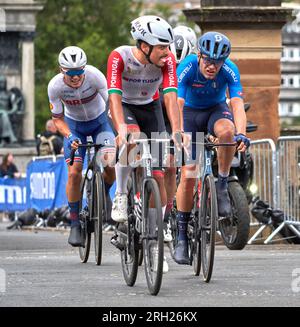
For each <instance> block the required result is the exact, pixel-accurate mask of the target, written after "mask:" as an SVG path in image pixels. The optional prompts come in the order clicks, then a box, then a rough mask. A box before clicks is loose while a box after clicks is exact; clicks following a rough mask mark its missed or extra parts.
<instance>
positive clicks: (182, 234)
mask: <svg viewBox="0 0 300 327" xmlns="http://www.w3.org/2000/svg"><path fill="white" fill-rule="evenodd" d="M183 119H184V131H185V132H186V133H191V134H192V142H195V141H196V140H197V134H196V133H197V132H199V131H205V128H206V124H207V119H208V115H207V111H206V110H203V111H202V110H201V111H200V110H195V109H191V108H184V111H183ZM197 150H198V149H197V146H196V145H195V144H192V147H191V157H190V158H189V159H187V160H185V163H184V165H183V167H182V168H181V178H180V183H179V186H178V189H177V193H176V202H177V220H178V229H179V231H178V244H177V245H176V247H175V252H174V259H175V261H176V262H177V263H179V264H189V257H188V239H187V224H188V220H189V218H190V214H191V210H192V208H193V194H194V192H193V191H194V186H195V180H196V177H197V169H196V157H197V152H198V151H197Z"/></svg>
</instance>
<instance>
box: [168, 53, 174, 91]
mask: <svg viewBox="0 0 300 327" xmlns="http://www.w3.org/2000/svg"><path fill="white" fill-rule="evenodd" d="M167 65H168V73H169V87H171V86H176V82H175V74H174V73H175V70H174V62H173V59H172V57H168V59H167Z"/></svg>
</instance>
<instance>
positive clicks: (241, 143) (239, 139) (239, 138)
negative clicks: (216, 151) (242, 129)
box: [234, 133, 250, 152]
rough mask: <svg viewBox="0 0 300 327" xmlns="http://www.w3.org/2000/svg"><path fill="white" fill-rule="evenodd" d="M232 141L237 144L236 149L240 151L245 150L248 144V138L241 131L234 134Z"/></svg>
mask: <svg viewBox="0 0 300 327" xmlns="http://www.w3.org/2000/svg"><path fill="white" fill-rule="evenodd" d="M234 141H235V142H236V143H237V144H238V148H237V150H238V151H240V152H245V151H246V149H247V148H249V146H250V139H249V138H248V137H247V136H246V135H244V134H242V133H239V134H237V135H235V137H234Z"/></svg>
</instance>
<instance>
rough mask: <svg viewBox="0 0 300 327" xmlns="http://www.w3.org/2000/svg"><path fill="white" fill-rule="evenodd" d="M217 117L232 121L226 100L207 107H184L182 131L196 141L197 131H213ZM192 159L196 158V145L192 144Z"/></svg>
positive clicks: (211, 132) (212, 132) (212, 133)
mask: <svg viewBox="0 0 300 327" xmlns="http://www.w3.org/2000/svg"><path fill="white" fill-rule="evenodd" d="M219 119H229V120H230V121H232V122H233V123H234V120H233V116H232V113H231V111H230V109H229V107H228V105H227V103H226V102H222V103H219V104H217V105H216V106H213V107H210V108H207V109H193V108H189V107H184V109H183V124H184V132H186V133H191V134H192V142H196V140H197V138H196V135H197V132H203V133H205V134H206V133H210V134H211V135H214V136H216V135H215V133H214V125H215V123H216V121H218V120H219ZM192 159H193V160H195V159H196V145H195V144H193V145H192Z"/></svg>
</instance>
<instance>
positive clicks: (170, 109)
mask: <svg viewBox="0 0 300 327" xmlns="http://www.w3.org/2000/svg"><path fill="white" fill-rule="evenodd" d="M164 101H165V105H166V110H167V114H168V118H169V120H170V123H171V127H172V131H173V133H175V132H178V131H181V128H180V113H179V110H178V105H177V94H176V92H168V93H166V94H165V95H164Z"/></svg>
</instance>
